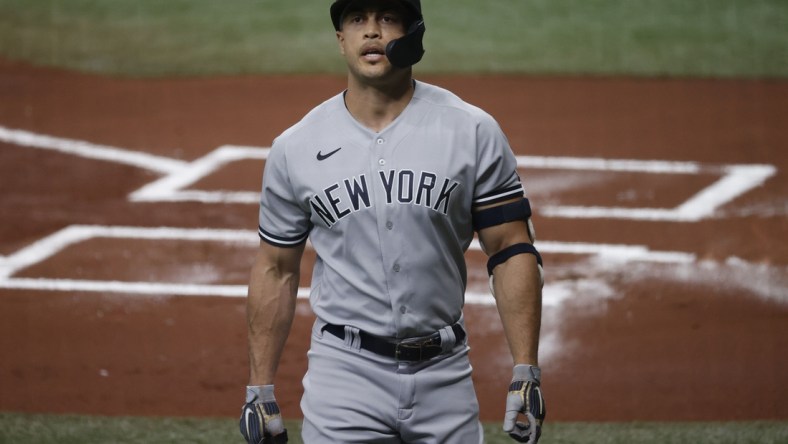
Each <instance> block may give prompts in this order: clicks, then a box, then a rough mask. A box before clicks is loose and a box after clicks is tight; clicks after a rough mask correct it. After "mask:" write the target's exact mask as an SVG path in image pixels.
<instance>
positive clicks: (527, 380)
mask: <svg viewBox="0 0 788 444" xmlns="http://www.w3.org/2000/svg"><path fill="white" fill-rule="evenodd" d="M541 379H542V372H541V370H540V369H539V367H535V366H532V365H524V364H518V365H515V366H514V370H513V376H512V383H511V384H510V385H509V394H508V395H507V396H506V416H505V417H504V421H503V431H504V432H506V433H508V434H509V436H511V437H512V439H514V440H515V441H518V442H524V443H528V444H536V443H537V441H539V436H541V434H542V422H544V418H545V415H546V414H547V409H546V408H545V404H544V398H542V389H541V388H539V383H540V381H541ZM521 414H522V415H525V418H526V419H527V421H528V422H520V421H517V417H518V416H519V415H521Z"/></svg>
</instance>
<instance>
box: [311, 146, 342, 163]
mask: <svg viewBox="0 0 788 444" xmlns="http://www.w3.org/2000/svg"><path fill="white" fill-rule="evenodd" d="M341 149H342V147H339V148H337V149H335V150H334V151H331V152H328V153H326V154H323V153H321V152H320V151H318V152H317V160H326V159H328V158H329V157H331V156H333V155H334V154H335V153H336V152H337V151H339V150H341Z"/></svg>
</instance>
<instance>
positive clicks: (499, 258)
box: [487, 243, 542, 276]
mask: <svg viewBox="0 0 788 444" xmlns="http://www.w3.org/2000/svg"><path fill="white" fill-rule="evenodd" d="M518 254H533V255H534V256H536V263H537V264H539V268H540V269H541V268H542V256H541V255H540V254H539V252H538V251H537V250H536V247H534V246H533V245H531V244H526V243H520V244H514V245H510V246H508V247H506V248H504V249H503V250H501V251H499V252H497V253H495V254H493V255H492V256H490V259H489V260H487V274H489V275H490V276H492V275H493V270H494V269H495V267H497V266H498V265H501V264H502V263H504V262H506V261H508V260H509V258H511V257H512V256H517V255H518Z"/></svg>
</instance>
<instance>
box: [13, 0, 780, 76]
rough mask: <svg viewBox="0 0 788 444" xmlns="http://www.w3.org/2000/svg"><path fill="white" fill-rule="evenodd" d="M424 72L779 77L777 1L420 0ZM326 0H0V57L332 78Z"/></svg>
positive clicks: (337, 66)
mask: <svg viewBox="0 0 788 444" xmlns="http://www.w3.org/2000/svg"><path fill="white" fill-rule="evenodd" d="M422 3H423V4H424V14H425V16H426V21H427V34H426V36H425V45H426V48H427V55H426V57H425V59H424V61H423V62H422V63H420V64H419V65H418V68H417V69H418V70H419V71H420V72H424V73H493V72H494V73H531V74H594V75H608V74H629V75H648V76H654V75H671V76H715V77H781V78H782V77H788V62H787V61H788V31H786V30H788V1H786V0H626V1H623V0H495V1H492V2H480V1H477V0H452V1H438V0H431V1H425V2H422ZM329 4H330V1H329V0H299V1H288V2H285V1H282V0H224V1H218V0H166V1H162V0H0V56H3V57H6V58H10V59H17V60H27V61H32V62H34V63H37V64H43V65H53V66H63V67H67V68H71V69H78V70H82V71H89V72H97V73H105V74H121V75H134V76H162V75H167V76H170V75H216V74H239V73H240V74H243V73H310V72H328V73H341V72H344V64H343V62H342V61H341V59H340V58H339V55H338V51H337V48H336V43H335V38H334V35H333V29H332V27H331V23H330V20H329V17H328V5H329Z"/></svg>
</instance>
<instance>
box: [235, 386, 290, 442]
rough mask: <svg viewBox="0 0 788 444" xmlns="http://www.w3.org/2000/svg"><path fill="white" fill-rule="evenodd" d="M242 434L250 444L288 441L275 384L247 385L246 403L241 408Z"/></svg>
mask: <svg viewBox="0 0 788 444" xmlns="http://www.w3.org/2000/svg"><path fill="white" fill-rule="evenodd" d="M240 427H241V435H243V437H244V439H245V440H246V442H247V443H249V444H280V443H286V442H287V430H286V429H285V425H284V423H283V422H282V414H281V413H280V412H279V405H278V404H277V403H276V398H274V386H273V385H253V386H247V387H246V404H244V406H243V408H242V409H241V421H240Z"/></svg>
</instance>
